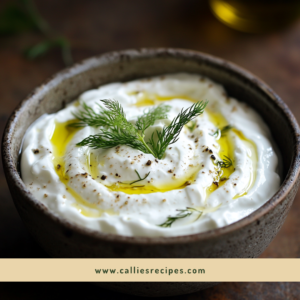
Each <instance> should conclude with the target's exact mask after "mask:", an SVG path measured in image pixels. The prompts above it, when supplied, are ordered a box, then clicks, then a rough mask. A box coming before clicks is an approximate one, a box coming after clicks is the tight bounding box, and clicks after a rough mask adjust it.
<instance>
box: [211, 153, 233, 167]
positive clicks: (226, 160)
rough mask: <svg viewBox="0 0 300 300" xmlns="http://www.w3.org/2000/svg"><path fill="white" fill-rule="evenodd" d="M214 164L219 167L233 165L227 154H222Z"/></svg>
mask: <svg viewBox="0 0 300 300" xmlns="http://www.w3.org/2000/svg"><path fill="white" fill-rule="evenodd" d="M214 164H216V165H217V166H218V167H219V168H221V169H222V168H229V167H231V166H232V165H233V163H232V160H231V158H229V157H228V156H226V155H224V158H223V160H218V161H216V162H214Z"/></svg>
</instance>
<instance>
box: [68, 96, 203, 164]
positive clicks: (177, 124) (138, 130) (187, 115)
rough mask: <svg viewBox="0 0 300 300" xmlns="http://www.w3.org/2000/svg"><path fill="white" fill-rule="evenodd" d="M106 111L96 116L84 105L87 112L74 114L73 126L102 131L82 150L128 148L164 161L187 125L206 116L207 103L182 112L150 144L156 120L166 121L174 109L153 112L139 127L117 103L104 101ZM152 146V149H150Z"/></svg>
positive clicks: (139, 121)
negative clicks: (149, 133) (148, 132)
mask: <svg viewBox="0 0 300 300" xmlns="http://www.w3.org/2000/svg"><path fill="white" fill-rule="evenodd" d="M101 101H102V102H103V103H104V106H105V107H106V109H105V108H104V109H103V108H102V107H101V106H100V105H99V108H100V109H101V110H100V112H99V113H96V112H95V111H94V110H93V109H92V108H91V107H89V106H88V105H86V104H85V103H84V104H83V110H82V111H80V112H79V113H77V114H74V116H75V118H77V119H78V120H79V122H74V123H72V124H70V125H69V126H73V127H83V126H94V127H102V128H101V129H100V133H99V134H95V135H90V136H88V137H87V138H85V139H84V140H82V141H81V142H80V143H78V144H77V145H78V146H89V147H91V148H94V149H98V148H103V149H107V148H112V147H115V146H118V145H127V146H130V147H132V148H134V149H138V150H140V151H142V152H144V153H149V154H152V155H153V156H154V157H156V158H158V159H161V158H162V157H163V155H164V153H165V151H166V149H167V147H168V145H170V144H173V143H175V142H176V141H177V140H178V138H179V134H180V132H181V130H182V128H183V126H184V125H185V124H187V123H188V122H190V121H191V120H192V119H194V118H195V117H197V116H198V115H200V114H202V113H203V111H204V108H205V106H206V104H207V103H203V102H202V101H201V102H197V103H195V104H193V105H192V106H191V107H190V108H188V109H186V110H184V111H183V110H182V111H181V112H180V113H179V114H178V116H177V117H176V118H174V119H173V121H172V122H171V124H170V125H169V126H165V127H164V128H163V130H162V131H161V132H158V131H156V134H157V138H156V140H154V133H153V134H152V136H151V138H150V140H149V141H148V142H146V141H145V139H144V137H145V130H146V129H147V128H149V127H150V126H151V125H153V124H154V123H155V121H156V120H160V119H165V118H166V117H167V112H169V110H170V109H171V108H170V106H168V105H159V106H157V107H155V108H152V109H150V110H148V111H146V112H144V114H143V115H142V116H140V117H139V118H138V119H137V122H136V123H135V124H133V123H131V122H129V121H128V120H127V119H126V116H125V113H124V111H123V108H122V106H121V105H120V103H119V102H117V101H113V100H108V99H105V100H101ZM149 146H151V148H150V147H149Z"/></svg>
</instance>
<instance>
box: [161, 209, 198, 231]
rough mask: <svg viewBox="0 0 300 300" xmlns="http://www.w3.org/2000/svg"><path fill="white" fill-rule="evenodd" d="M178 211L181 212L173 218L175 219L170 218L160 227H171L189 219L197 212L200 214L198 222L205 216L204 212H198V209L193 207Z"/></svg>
mask: <svg viewBox="0 0 300 300" xmlns="http://www.w3.org/2000/svg"><path fill="white" fill-rule="evenodd" d="M177 211H179V213H178V214H177V215H176V216H173V217H172V216H169V217H168V218H167V221H166V222H164V223H162V224H160V225H158V226H160V227H164V228H167V227H171V226H172V224H173V223H174V222H175V221H177V220H179V219H183V218H186V217H189V216H190V215H191V214H193V213H194V212H197V213H198V214H199V216H198V217H197V219H196V220H198V219H199V218H200V217H201V215H202V214H203V211H200V210H198V209H196V208H192V207H187V208H186V209H177ZM196 220H195V221H196Z"/></svg>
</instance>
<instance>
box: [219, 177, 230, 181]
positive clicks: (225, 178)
mask: <svg viewBox="0 0 300 300" xmlns="http://www.w3.org/2000/svg"><path fill="white" fill-rule="evenodd" d="M228 179H229V178H228V177H221V178H220V181H225V180H228Z"/></svg>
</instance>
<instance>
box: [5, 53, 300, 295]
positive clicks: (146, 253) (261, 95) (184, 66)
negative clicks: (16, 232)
mask: <svg viewBox="0 0 300 300" xmlns="http://www.w3.org/2000/svg"><path fill="white" fill-rule="evenodd" d="M175 72H188V73H196V74H201V75H204V76H207V77H209V78H211V79H212V80H214V81H215V82H217V83H220V84H222V85H223V86H224V87H225V89H226V91H227V93H228V95H230V96H231V97H235V98H237V99H239V100H241V101H243V102H245V103H247V104H248V105H249V106H251V107H252V108H253V109H254V110H256V111H257V112H258V113H259V114H260V115H261V117H262V118H263V119H264V121H265V122H266V123H267V124H268V126H269V128H270V130H271V133H272V135H273V138H274V140H275V142H276V143H277V145H278V148H279V150H280V152H281V155H282V164H283V177H282V179H283V180H282V184H281V186H280V189H279V190H278V191H277V193H276V194H275V195H274V196H273V197H272V198H271V199H269V200H268V201H267V202H266V203H265V204H264V205H263V206H262V207H260V208H259V209H258V210H256V211H255V212H253V213H252V214H250V215H249V216H247V217H245V218H243V219H242V220H240V221H238V222H235V223H233V224H231V225H228V226H225V227H222V228H219V229H215V230H211V231H207V232H203V233H199V234H193V235H186V236H178V237H156V238H149V237H126V236H119V235H114V234H105V233H101V232H97V231H93V230H89V229H85V228H82V227H80V226H78V225H76V224H73V223H71V222H69V221H68V220H65V219H63V218H61V217H59V216H56V215H54V214H53V213H52V212H51V211H50V210H49V209H48V208H47V207H45V206H44V205H43V204H42V203H41V202H40V201H39V200H38V199H35V198H34V197H33V195H32V194H31V193H30V192H29V190H28V189H27V188H26V186H25V185H24V183H23V181H22V179H21V177H20V175H19V173H18V158H19V151H20V147H21V142H22V139H23V136H24V134H25V132H26V130H27V128H28V127H29V126H30V124H32V122H34V121H35V120H36V119H37V118H39V117H40V116H41V115H43V114H45V113H47V114H50V113H54V112H57V111H58V110H60V109H62V108H63V107H64V106H65V105H66V104H67V103H69V102H71V101H72V100H74V99H76V97H77V96H78V95H80V94H81V93H82V92H84V91H86V90H89V89H92V88H95V87H98V86H100V85H103V84H106V83H110V82H116V81H128V80H133V79H138V78H143V77H148V76H155V75H161V74H166V73H175ZM299 145H300V131H299V126H298V124H297V121H296V120H295V118H294V116H293V114H292V113H291V111H290V110H289V109H288V107H287V106H286V104H285V103H284V102H283V101H282V100H281V99H280V98H279V97H278V96H277V95H276V94H275V93H274V92H273V91H272V90H271V89H270V88H269V87H268V86H267V85H266V84H265V83H263V82H262V81H261V80H259V79H258V78H257V77H255V76H254V75H252V74H250V73H249V72H247V71H245V70H243V69H242V68H240V67H238V66H236V65H234V64H232V63H229V62H227V61H224V60H222V59H219V58H216V57H212V56H210V55H207V54H203V53H200V52H195V51H191V50H182V49H141V50H126V51H119V52H111V53H107V54H104V55H100V56H97V57H92V58H90V59H87V60H85V61H83V62H82V63H79V64H76V65H74V66H72V67H71V68H68V69H66V70H64V71H62V72H60V73H58V74H57V75H55V76H54V77H53V78H51V79H50V80H48V81H47V82H45V83H44V84H43V85H41V86H40V87H38V88H37V89H36V90H35V91H34V92H33V93H32V94H31V95H29V96H28V98H27V99H25V100H24V101H23V102H21V104H20V105H19V106H18V107H17V109H16V110H15V111H14V112H13V114H12V116H11V117H10V119H9V121H8V123H7V126H6V129H5V132H4V136H3V142H2V159H3V166H4V170H5V175H6V178H7V182H8V185H9V188H10V191H11V194H12V197H13V200H14V203H15V205H16V208H17V210H18V212H19V214H20V216H21V219H22V220H23V222H24V224H25V226H26V227H27V229H28V230H29V232H30V233H31V234H32V235H33V236H34V238H35V239H36V240H37V241H38V242H39V244H40V245H41V246H42V248H44V249H45V250H46V251H47V252H48V253H49V255H50V256H52V257H61V258H85V257H87V258H252V257H257V256H259V255H260V254H261V253H262V252H263V251H264V250H265V248H266V247H267V246H268V245H269V243H270V242H271V241H272V239H273V238H274V237H275V235H276V234H277V232H278V231H279V229H280V228H281V226H282V224H283V222H284V220H285V218H286V216H287V213H288V211H289V208H290V207H291V205H292V202H293V200H294V197H295V195H296V192H297V190H298V185H299V179H298V174H299V161H300V160H299V157H300V156H299ZM101 285H102V286H105V287H107V288H110V289H114V290H118V291H122V292H125V293H131V294H135V295H141V296H170V295H179V294H185V293H191V292H194V291H197V290H200V289H203V288H206V287H208V286H210V285H213V283H207V282H193V283H188V282H182V283H162V282H160V283H153V282H152V283H146V282H141V283H128V282H125V283H124V282H122V283H101Z"/></svg>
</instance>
